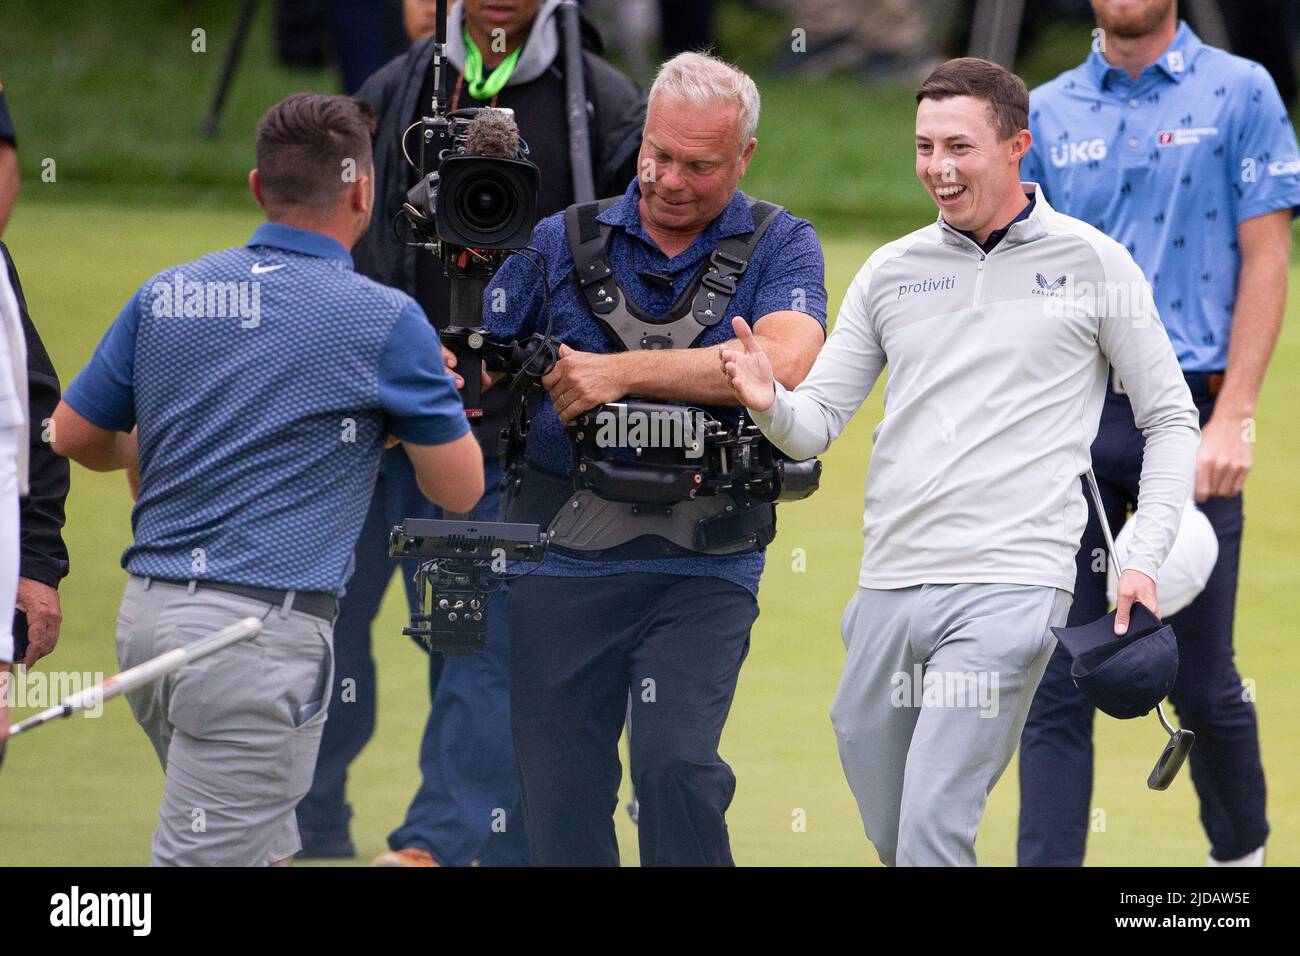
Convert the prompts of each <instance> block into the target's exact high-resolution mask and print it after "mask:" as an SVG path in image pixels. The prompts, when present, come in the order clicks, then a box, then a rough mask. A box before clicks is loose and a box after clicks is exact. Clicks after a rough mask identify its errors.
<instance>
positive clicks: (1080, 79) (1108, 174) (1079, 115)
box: [1021, 23, 1300, 372]
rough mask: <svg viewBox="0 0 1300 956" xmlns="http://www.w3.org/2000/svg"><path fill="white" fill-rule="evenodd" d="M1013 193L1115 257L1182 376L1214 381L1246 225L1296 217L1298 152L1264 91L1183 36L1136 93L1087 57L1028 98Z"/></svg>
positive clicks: (1254, 77) (1123, 75)
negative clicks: (1086, 229)
mask: <svg viewBox="0 0 1300 956" xmlns="http://www.w3.org/2000/svg"><path fill="white" fill-rule="evenodd" d="M1029 129H1030V132H1032V133H1033V135H1034V142H1033V145H1032V147H1031V148H1030V150H1029V153H1028V155H1027V156H1026V157H1025V161H1024V164H1023V166H1022V168H1021V179H1025V180H1028V181H1031V182H1036V183H1039V184H1040V185H1041V186H1042V188H1043V192H1044V195H1046V196H1047V199H1048V201H1049V202H1050V203H1051V204H1052V206H1053V208H1055V209H1056V210H1057V212H1062V213H1065V214H1066V215H1067V216H1073V217H1075V218H1076V219H1082V220H1083V221H1084V222H1087V223H1090V224H1091V225H1093V226H1096V227H1097V228H1098V229H1100V230H1101V231H1102V232H1104V233H1106V234H1107V235H1109V236H1111V237H1112V238H1114V239H1116V240H1118V241H1119V242H1121V243H1123V244H1124V246H1125V247H1126V248H1127V249H1128V251H1129V254H1130V255H1131V256H1132V257H1133V259H1134V260H1135V261H1136V262H1137V264H1138V265H1139V266H1140V267H1141V268H1142V271H1143V273H1145V275H1146V277H1147V279H1148V281H1150V283H1151V287H1152V292H1153V293H1154V295H1155V301H1156V306H1157V308H1158V309H1159V311H1160V321H1161V322H1162V323H1163V324H1164V326H1165V329H1166V330H1167V331H1168V332H1169V338H1170V340H1171V341H1172V342H1173V346H1174V352H1175V353H1176V354H1177V356H1178V362H1179V364H1180V365H1182V367H1183V368H1184V369H1185V370H1187V371H1195V372H1211V371H1220V370H1222V369H1223V368H1225V367H1226V366H1227V364H1228V339H1229V335H1230V332H1231V326H1232V312H1233V308H1234V307H1235V305H1236V299H1237V277H1238V273H1239V272H1240V269H1241V250H1240V248H1239V247H1238V245H1237V226H1238V225H1239V224H1240V223H1241V222H1243V221H1244V220H1246V219H1251V218H1253V217H1255V216H1261V215H1264V214H1266V213H1270V212H1275V211H1278V210H1282V209H1290V210H1292V211H1293V213H1294V210H1295V208H1296V207H1297V206H1300V149H1298V148H1297V146H1296V136H1295V130H1293V129H1292V128H1291V119H1290V117H1289V116H1287V112H1286V107H1285V106H1284V105H1283V104H1282V98H1281V96H1279V95H1278V92H1277V86H1276V85H1275V84H1274V83H1273V79H1272V77H1270V76H1269V75H1268V71H1267V70H1265V69H1264V68H1263V67H1262V66H1260V65H1259V64H1258V63H1254V62H1252V61H1250V60H1247V59H1243V58H1242V57H1239V56H1233V55H1232V54H1231V53H1227V52H1225V51H1223V50H1220V49H1217V48H1215V47H1211V46H1206V45H1205V44H1204V43H1202V42H1201V40H1200V39H1199V38H1198V37H1197V36H1196V34H1195V33H1193V32H1192V30H1191V28H1190V27H1188V26H1187V24H1186V23H1180V24H1179V25H1178V32H1177V33H1176V34H1175V36H1174V39H1173V42H1172V43H1170V44H1169V47H1168V49H1166V50H1165V51H1164V52H1163V53H1162V54H1161V55H1160V57H1159V58H1158V59H1157V60H1156V62H1154V63H1152V64H1151V65H1150V66H1148V67H1146V68H1145V69H1144V70H1143V71H1142V72H1141V73H1140V74H1138V77H1137V79H1136V80H1133V79H1130V78H1129V75H1128V73H1127V72H1125V71H1124V70H1121V69H1119V68H1118V67H1114V66H1111V65H1110V63H1109V62H1107V60H1106V58H1105V57H1104V56H1103V55H1102V54H1101V53H1099V52H1097V51H1095V50H1094V51H1093V53H1092V54H1091V55H1090V56H1089V57H1088V59H1087V60H1085V61H1084V62H1083V63H1082V64H1080V65H1079V66H1077V67H1075V68H1074V69H1072V70H1068V71H1067V72H1065V73H1062V74H1061V75H1060V76H1058V77H1057V78H1056V79H1054V80H1052V81H1051V82H1049V83H1044V84H1043V85H1042V86H1040V87H1038V88H1037V89H1035V90H1034V91H1033V92H1032V93H1030V95H1029Z"/></svg>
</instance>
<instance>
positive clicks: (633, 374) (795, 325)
mask: <svg viewBox="0 0 1300 956" xmlns="http://www.w3.org/2000/svg"><path fill="white" fill-rule="evenodd" d="M773 250H775V251H773ZM764 252H765V253H766V256H764V254H763V253H764ZM746 281H750V282H754V283H755V286H754V288H755V292H756V294H755V296H754V302H753V304H752V306H750V307H749V308H748V310H747V311H748V312H749V314H750V315H752V316H756V317H757V318H756V319H755V321H754V322H753V323H752V324H753V326H754V334H755V336H756V337H757V338H758V340H759V342H760V343H761V344H762V346H763V350H764V351H765V352H766V353H767V355H768V356H769V358H770V360H771V362H772V368H773V371H774V372H775V373H776V377H777V379H778V380H779V381H780V382H782V383H783V384H788V385H789V387H791V388H793V387H794V386H795V385H797V384H799V382H801V381H803V378H804V376H805V375H807V374H808V370H809V369H810V368H812V364H813V362H814V361H815V360H816V358H817V353H818V351H819V350H820V349H821V346H822V343H823V342H824V341H825V338H826V332H825V329H826V288H825V263H824V261H823V259H822V248H821V244H820V243H819V242H818V241H817V233H816V232H814V231H813V227H812V225H811V224H809V223H807V222H804V221H802V220H796V219H793V218H792V217H789V216H784V215H783V216H781V217H780V218H778V219H777V220H776V221H775V222H774V223H773V224H772V226H771V227H770V228H769V229H768V232H767V235H766V236H765V237H764V239H763V242H762V243H760V244H759V246H758V249H757V250H756V251H755V254H754V255H753V256H752V257H751V259H750V264H749V267H748V269H747V270H746ZM728 318H729V317H728ZM722 348H723V346H722V345H714V346H712V347H708V348H696V349H671V350H668V349H665V350H662V351H645V352H642V351H638V352H620V353H617V354H614V355H592V354H584V353H574V352H563V353H561V355H562V357H561V359H560V362H559V364H557V365H556V367H555V369H554V370H553V371H552V373H551V374H550V375H548V376H547V377H546V378H544V379H542V384H543V385H545V386H546V387H547V389H548V390H549V391H550V393H551V399H552V401H553V402H555V408H556V411H557V412H558V413H559V415H560V417H561V418H562V419H563V420H565V421H568V420H570V419H572V418H574V417H576V416H577V415H580V414H581V413H583V412H585V411H588V410H589V409H591V408H594V407H596V406H597V405H600V404H602V403H604V402H612V401H617V400H618V399H620V398H623V397H624V396H626V395H636V396H639V397H642V398H658V399H667V400H676V401H686V402H698V403H700V404H703V405H735V404H736V399H735V394H734V392H733V391H732V388H731V383H730V382H729V381H728V379H727V377H726V375H725V374H723V371H722V360H721V350H722Z"/></svg>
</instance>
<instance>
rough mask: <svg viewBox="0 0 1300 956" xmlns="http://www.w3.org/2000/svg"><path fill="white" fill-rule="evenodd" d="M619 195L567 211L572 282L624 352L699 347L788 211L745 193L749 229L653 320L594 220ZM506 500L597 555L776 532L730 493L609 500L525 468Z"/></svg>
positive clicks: (730, 240)
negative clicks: (622, 279)
mask: <svg viewBox="0 0 1300 956" xmlns="http://www.w3.org/2000/svg"><path fill="white" fill-rule="evenodd" d="M618 198H619V197H615V198H612V199H604V200H600V201H598V202H590V203H578V204H576V205H573V206H570V207H569V208H568V209H567V210H566V211H565V215H564V226H565V232H566V235H567V236H568V240H569V250H570V252H571V253H572V255H573V263H574V279H575V281H576V283H577V285H578V288H579V290H580V291H581V293H582V295H583V298H584V299H585V300H586V302H587V305H588V307H589V308H590V309H591V312H592V315H593V317H594V318H595V319H596V321H597V322H599V323H600V325H601V327H602V328H603V329H604V330H605V333H606V334H607V335H608V336H609V337H610V339H611V340H612V341H613V342H614V344H615V345H616V346H617V347H619V348H620V349H622V350H626V351H632V350H638V349H683V348H693V347H696V346H697V345H698V344H699V341H700V339H701V338H702V337H703V335H704V334H705V332H707V331H708V330H709V329H710V328H712V327H713V326H715V325H717V324H718V323H719V322H720V321H722V319H723V318H725V317H726V315H727V312H728V309H729V308H730V305H731V300H732V299H733V298H734V297H735V294H736V282H737V280H738V279H739V278H740V276H742V275H743V274H744V272H745V269H746V268H747V267H748V265H749V259H750V257H751V256H752V255H753V253H754V249H755V248H757V246H758V244H759V242H760V241H761V240H762V238H763V235H764V233H766V231H767V228H768V227H769V226H770V225H771V224H772V222H773V221H774V220H775V219H776V217H777V215H779V214H780V212H781V211H782V207H780V206H777V205H774V204H772V203H768V202H763V201H761V200H754V199H751V198H749V197H746V200H747V202H748V203H749V210H750V214H751V216H752V217H753V223H754V228H753V230H752V231H750V232H748V233H744V234H742V235H738V236H729V237H727V238H725V239H723V240H721V241H720V242H719V243H718V245H717V247H716V248H715V249H714V250H713V252H711V253H710V254H709V255H708V257H707V258H706V259H705V262H704V264H703V265H702V266H701V268H700V271H699V273H698V274H697V275H696V276H695V278H694V279H693V280H692V281H691V283H690V284H689V285H688V286H687V287H686V289H685V291H684V292H683V293H682V295H681V296H680V297H679V298H678V300H677V302H676V303H674V305H673V307H672V308H671V309H670V310H669V311H668V312H667V313H666V314H665V315H661V316H651V315H648V314H647V313H646V312H644V311H643V310H642V309H641V308H640V307H639V306H638V305H637V304H636V302H634V301H633V300H632V299H631V297H629V296H628V294H627V293H626V292H625V291H624V289H623V287H622V285H621V284H620V283H619V281H618V277H617V276H616V275H615V274H614V270H613V268H611V266H610V262H609V247H610V241H611V239H612V237H613V232H614V228H613V227H612V226H610V225H608V224H606V223H602V222H600V221H599V220H598V219H597V218H596V217H597V216H599V215H600V214H601V213H602V212H604V211H605V210H606V209H608V208H609V207H610V206H612V205H613V204H614V203H615V202H617V201H618ZM744 497H746V498H747V497H748V496H744ZM506 499H507V502H509V503H508V504H507V505H506V508H507V509H508V511H509V512H510V517H509V520H512V521H521V520H522V521H537V522H539V523H541V524H543V525H546V526H547V527H548V528H549V534H550V544H551V547H553V548H555V549H557V550H559V551H560V552H561V553H565V552H568V553H573V554H577V555H580V556H582V557H586V558H593V559H609V560H623V559H631V558H649V557H682V556H690V555H700V554H706V555H729V554H744V553H748V552H752V551H757V550H759V549H761V548H763V547H765V546H766V545H767V544H768V543H769V542H770V541H771V540H772V538H773V537H775V535H776V510H775V507H774V506H773V505H772V504H770V503H768V502H763V501H758V500H754V499H749V500H741V498H739V497H736V496H733V495H731V494H721V495H709V496H701V497H697V498H692V499H688V500H685V501H680V502H677V503H675V504H674V505H672V506H671V507H665V506H663V505H648V504H636V503H629V502H622V501H610V500H607V499H603V498H600V497H599V496H597V495H596V494H595V493H594V492H593V491H591V490H590V489H585V488H584V489H579V490H577V491H575V490H574V487H573V484H572V482H570V481H569V480H568V479H564V478H560V477H559V476H554V475H549V474H546V473H544V472H541V471H538V470H536V469H528V470H527V471H526V480H525V475H524V474H520V473H518V472H515V473H514V474H512V476H511V477H509V478H508V479H507V488H506ZM512 505H513V507H512Z"/></svg>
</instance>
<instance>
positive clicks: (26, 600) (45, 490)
mask: <svg viewBox="0 0 1300 956" xmlns="http://www.w3.org/2000/svg"><path fill="white" fill-rule="evenodd" d="M0 276H3V277H4V279H7V281H8V283H9V288H10V289H11V290H13V295H14V302H15V304H16V306H17V310H18V311H17V314H18V318H19V320H20V323H21V325H22V331H23V345H24V350H25V352H26V355H27V421H28V423H29V425H30V427H29V428H28V440H27V448H28V459H27V460H28V469H27V470H28V475H29V481H30V487H29V488H28V490H27V493H26V494H24V495H23V496H22V498H21V500H20V502H19V511H20V513H21V516H22V521H21V525H22V537H21V547H20V551H19V566H18V573H19V578H18V598H17V604H16V606H15V607H14V619H13V635H14V661H15V662H22V663H25V664H26V665H27V666H28V667H31V666H32V665H33V664H35V663H36V662H37V661H38V660H40V659H41V658H42V657H44V656H45V655H46V654H48V653H50V652H51V651H52V650H54V645H55V644H57V643H58V640H59V627H60V625H61V624H62V622H63V610H62V608H61V607H60V605H59V590H58V589H59V582H60V581H62V580H63V578H64V576H65V575H66V574H67V573H68V548H67V545H66V544H64V542H63V520H64V503H65V502H66V501H67V497H68V478H69V467H68V460H67V459H66V458H61V457H60V456H58V455H56V454H54V449H53V448H51V447H50V443H49V441H47V440H46V438H47V432H46V428H45V423H46V422H48V421H49V420H50V417H51V416H52V415H53V414H54V409H55V408H56V407H57V406H58V404H59V394H60V392H59V376H58V374H57V373H56V372H55V371H54V363H53V362H51V361H50V355H49V353H48V352H47V351H46V350H45V343H44V342H42V341H41V337H40V335H38V334H37V332H36V326H35V325H33V324H32V318H31V316H30V315H29V314H28V311H27V299H26V298H25V297H24V296H23V284H22V282H20V281H19V279H18V268H17V267H16V266H15V265H14V260H13V258H12V257H11V256H10V255H9V250H8V249H7V248H6V247H5V244H4V243H3V242H0Z"/></svg>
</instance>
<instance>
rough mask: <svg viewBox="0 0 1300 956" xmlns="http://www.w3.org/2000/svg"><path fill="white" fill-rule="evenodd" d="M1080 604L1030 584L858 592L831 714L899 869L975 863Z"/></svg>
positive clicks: (849, 613) (871, 822)
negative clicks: (1058, 630) (990, 810)
mask: <svg viewBox="0 0 1300 956" xmlns="http://www.w3.org/2000/svg"><path fill="white" fill-rule="evenodd" d="M1070 603H1071V596H1070V594H1068V593H1067V592H1065V591H1062V590H1058V589H1057V588H1052V587H1039V586H1033V585H1020V584H926V585H917V586H915V587H910V588H898V589H893V590H876V589H872V588H859V589H858V590H857V592H856V593H855V594H854V596H853V598H852V600H850V601H849V605H848V607H847V608H846V609H845V611H844V617H843V619H842V620H841V624H840V630H841V635H842V637H843V638H844V645H845V648H846V650H847V651H848V659H847V660H846V662H845V665H844V675H843V677H842V679H841V681H840V686H839V690H838V691H837V692H836V694H835V700H834V702H833V703H832V704H831V723H832V724H833V725H834V727H835V735H836V737H837V739H838V743H839V750H840V761H841V762H842V764H843V765H844V773H845V776H847V777H848V781H849V786H850V788H852V790H853V795H854V797H856V798H857V802H858V809H859V812H860V813H861V814H862V823H863V826H864V827H865V829H866V833H867V837H868V839H870V840H871V842H872V844H874V845H875V848H876V852H877V853H878V854H879V856H880V860H881V862H883V863H884V864H885V865H887V866H893V865H895V864H897V865H900V866H974V865H975V836H976V833H977V832H978V830H979V824H980V818H981V817H982V816H983V815H984V806H985V802H986V800H987V798H988V794H989V792H990V791H991V790H992V789H993V785H994V784H995V783H997V781H998V778H999V777H1001V776H1002V772H1003V771H1004V770H1005V769H1006V767H1007V764H1008V763H1009V762H1010V761H1011V756H1012V754H1013V753H1015V749H1016V744H1017V743H1018V742H1019V740H1020V731H1021V729H1022V728H1023V727H1024V725H1025V718H1026V716H1027V715H1028V713H1029V705H1030V702H1031V701H1032V700H1033V697H1034V691H1035V690H1036V689H1037V687H1038V682H1039V680H1040V679H1041V678H1042V676H1043V670H1044V668H1045V667H1046V666H1047V660H1048V658H1049V657H1050V656H1051V653H1052V650H1053V649H1054V648H1055V646H1056V638H1055V637H1053V636H1052V633H1051V632H1050V631H1049V630H1048V628H1049V627H1052V626H1060V625H1063V624H1064V623H1065V618H1066V615H1067V614H1068V613H1069V610H1070Z"/></svg>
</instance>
